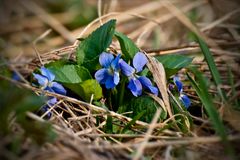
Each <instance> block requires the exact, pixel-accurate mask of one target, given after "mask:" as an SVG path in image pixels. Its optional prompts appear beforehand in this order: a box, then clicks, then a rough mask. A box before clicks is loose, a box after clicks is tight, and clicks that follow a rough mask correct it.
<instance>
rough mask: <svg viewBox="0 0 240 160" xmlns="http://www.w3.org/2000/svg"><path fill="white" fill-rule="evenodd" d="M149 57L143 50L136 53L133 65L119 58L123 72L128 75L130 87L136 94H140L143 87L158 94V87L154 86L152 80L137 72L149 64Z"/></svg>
mask: <svg viewBox="0 0 240 160" xmlns="http://www.w3.org/2000/svg"><path fill="white" fill-rule="evenodd" d="M147 62H148V60H147V57H146V56H145V55H144V53H142V52H138V53H136V55H135V56H134V57H133V67H134V68H133V67H131V66H130V65H129V64H127V63H126V62H125V61H124V60H123V59H120V60H119V65H120V68H121V71H122V73H123V74H124V75H125V76H127V77H128V79H129V83H128V88H129V89H130V90H131V92H132V94H133V95H134V96H136V97H137V96H140V95H141V94H142V89H143V88H146V89H148V90H149V91H150V92H151V93H153V94H155V95H158V89H157V88H156V87H154V86H153V84H152V82H151V81H150V79H149V78H147V77H146V76H138V75H137V73H139V72H141V71H142V70H143V67H144V66H145V65H146V64H147Z"/></svg>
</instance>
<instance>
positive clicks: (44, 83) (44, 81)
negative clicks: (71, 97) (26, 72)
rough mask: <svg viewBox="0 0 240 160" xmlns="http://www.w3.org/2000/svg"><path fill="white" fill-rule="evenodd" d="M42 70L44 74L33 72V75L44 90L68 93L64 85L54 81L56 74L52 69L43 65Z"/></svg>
mask: <svg viewBox="0 0 240 160" xmlns="http://www.w3.org/2000/svg"><path fill="white" fill-rule="evenodd" d="M40 72H41V74H42V75H40V74H35V73H33V76H34V78H35V79H36V80H37V81H38V83H39V85H40V86H41V88H42V89H43V90H47V91H49V92H55V93H58V94H62V95H66V90H65V89H64V87H63V86H62V85H61V84H59V83H57V82H53V81H54V79H55V75H54V74H53V73H52V72H51V71H50V70H48V69H47V68H45V67H41V69H40Z"/></svg>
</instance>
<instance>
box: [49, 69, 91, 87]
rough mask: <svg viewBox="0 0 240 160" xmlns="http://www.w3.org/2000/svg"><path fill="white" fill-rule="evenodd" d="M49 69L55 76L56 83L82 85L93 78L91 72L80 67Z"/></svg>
mask: <svg viewBox="0 0 240 160" xmlns="http://www.w3.org/2000/svg"><path fill="white" fill-rule="evenodd" d="M48 69H49V70H50V71H51V72H53V74H55V81H58V82H61V83H80V82H83V81H85V80H87V79H91V78H92V76H91V75H90V73H89V71H88V70H87V69H86V68H85V67H82V66H79V65H72V64H70V65H63V66H60V65H59V66H50V67H49V68H48Z"/></svg>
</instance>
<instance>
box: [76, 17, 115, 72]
mask: <svg viewBox="0 0 240 160" xmlns="http://www.w3.org/2000/svg"><path fill="white" fill-rule="evenodd" d="M115 25H116V20H110V21H108V22H107V23H105V24H103V25H102V26H100V27H99V28H98V29H96V30H95V31H94V32H92V34H90V35H89V36H88V37H87V38H85V39H84V40H83V41H82V42H81V43H80V44H79V46H78V47H77V63H78V64H79V65H83V66H85V65H89V64H90V63H91V65H89V66H90V67H91V68H88V69H89V70H91V71H92V70H94V69H96V67H97V64H98V63H95V61H93V62H92V60H94V59H95V60H96V59H98V57H99V54H101V53H102V52H103V51H105V50H106V48H107V47H108V46H109V45H110V44H111V42H112V37H113V34H114V31H115Z"/></svg>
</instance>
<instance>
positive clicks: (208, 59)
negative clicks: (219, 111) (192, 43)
mask: <svg viewBox="0 0 240 160" xmlns="http://www.w3.org/2000/svg"><path fill="white" fill-rule="evenodd" d="M196 39H197V42H198V43H199V46H200V48H201V50H202V53H203V55H204V57H205V60H206V62H207V64H208V67H209V70H210V72H211V74H212V77H213V80H214V83H215V85H216V86H217V89H218V93H219V94H220V96H221V97H222V99H223V100H224V101H225V102H226V101H227V98H226V94H225V93H224V91H223V90H222V89H221V88H220V86H221V84H222V80H221V77H220V74H219V72H218V69H217V66H216V64H215V62H214V59H213V56H212V54H211V52H210V50H209V48H208V46H207V44H206V43H205V42H204V41H203V40H202V39H201V38H199V37H197V36H196Z"/></svg>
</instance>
